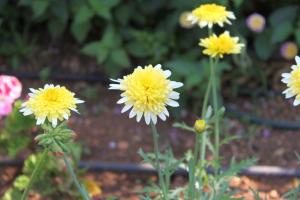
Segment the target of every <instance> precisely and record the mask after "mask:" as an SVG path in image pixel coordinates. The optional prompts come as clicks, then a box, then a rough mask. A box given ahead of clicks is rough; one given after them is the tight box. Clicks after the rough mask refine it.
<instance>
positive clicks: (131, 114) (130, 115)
mask: <svg viewBox="0 0 300 200" xmlns="http://www.w3.org/2000/svg"><path fill="white" fill-rule="evenodd" d="M136 114H137V113H136V112H135V110H134V109H132V110H131V111H130V113H129V118H133V117H134V116H135V115H136Z"/></svg>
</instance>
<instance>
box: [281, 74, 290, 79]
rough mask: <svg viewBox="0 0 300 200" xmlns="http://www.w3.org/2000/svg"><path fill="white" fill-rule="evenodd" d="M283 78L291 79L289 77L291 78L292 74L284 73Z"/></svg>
mask: <svg viewBox="0 0 300 200" xmlns="http://www.w3.org/2000/svg"><path fill="white" fill-rule="evenodd" d="M281 76H282V77H283V78H289V77H291V74H290V73H282V74H281Z"/></svg>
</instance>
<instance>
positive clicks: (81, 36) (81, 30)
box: [71, 21, 91, 42]
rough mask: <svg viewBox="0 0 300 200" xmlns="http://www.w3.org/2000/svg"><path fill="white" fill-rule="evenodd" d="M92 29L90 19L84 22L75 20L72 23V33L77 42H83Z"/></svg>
mask: <svg viewBox="0 0 300 200" xmlns="http://www.w3.org/2000/svg"><path fill="white" fill-rule="evenodd" d="M90 30H91V23H90V21H85V22H82V23H76V22H75V21H74V22H73V23H72V24H71V33H72V35H73V36H74V37H75V39H76V40H77V42H83V41H84V40H85V38H86V37H87V35H88V33H89V31H90Z"/></svg>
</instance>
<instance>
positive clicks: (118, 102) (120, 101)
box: [117, 97, 128, 104]
mask: <svg viewBox="0 0 300 200" xmlns="http://www.w3.org/2000/svg"><path fill="white" fill-rule="evenodd" d="M126 101H128V98H127V97H123V98H121V99H120V100H119V101H117V104H122V103H125V102H126Z"/></svg>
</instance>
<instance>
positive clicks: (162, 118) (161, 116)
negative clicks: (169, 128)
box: [158, 112, 167, 121]
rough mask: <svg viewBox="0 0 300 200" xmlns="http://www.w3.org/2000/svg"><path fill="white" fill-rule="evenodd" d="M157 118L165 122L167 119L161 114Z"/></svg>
mask: <svg viewBox="0 0 300 200" xmlns="http://www.w3.org/2000/svg"><path fill="white" fill-rule="evenodd" d="M158 117H159V118H160V119H161V120H163V121H166V119H167V117H166V116H165V114H164V113H163V112H161V113H159V115H158Z"/></svg>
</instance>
